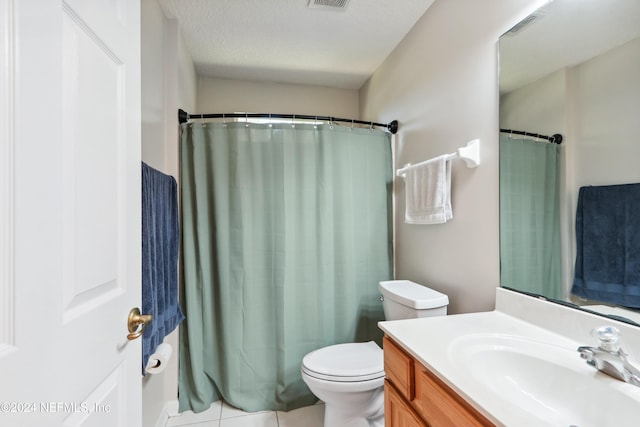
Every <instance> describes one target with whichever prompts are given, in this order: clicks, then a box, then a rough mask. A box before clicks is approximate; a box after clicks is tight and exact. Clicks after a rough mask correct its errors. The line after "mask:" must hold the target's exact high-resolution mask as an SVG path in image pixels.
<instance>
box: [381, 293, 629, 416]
mask: <svg viewBox="0 0 640 427" xmlns="http://www.w3.org/2000/svg"><path fill="white" fill-rule="evenodd" d="M603 325H611V326H615V327H616V328H618V329H620V331H621V333H622V348H623V349H624V350H625V351H626V352H627V353H628V354H629V355H630V359H631V360H632V361H633V362H636V364H637V363H638V362H640V331H639V330H638V328H637V327H633V326H630V325H628V324H625V323H623V322H618V321H615V320H611V319H606V318H603V317H600V316H597V315H594V314H590V313H586V312H580V311H577V310H573V309H570V308H567V307H564V306H561V305H558V304H553V303H550V302H547V301H542V300H539V299H536V298H532V297H529V296H526V295H522V294H520V293H517V292H513V291H509V290H506V289H502V288H498V289H496V310H494V311H492V312H484V313H470V314H461V315H452V316H441V317H431V318H424V319H408V320H396V321H386V322H380V323H379V326H380V328H381V329H382V330H383V331H384V333H385V338H384V342H383V348H384V369H385V374H386V379H385V389H384V390H385V426H386V427H414V426H415V427H424V426H427V427H441V426H451V427H453V426H463V425H464V426H518V427H540V426H576V427H609V426H610V427H614V426H615V427H622V426H629V427H631V426H637V414H638V413H640V387H637V386H635V385H633V384H629V383H626V382H623V381H620V380H617V379H615V378H612V377H610V376H608V375H606V374H604V373H602V372H599V371H598V370H596V369H595V368H594V367H592V366H589V365H588V364H587V363H586V362H585V360H583V359H581V357H580V354H579V353H578V351H577V350H578V347H580V346H583V345H593V344H594V338H593V337H591V336H590V332H591V330H593V329H595V328H598V327H600V326H603ZM603 408H606V410H603Z"/></svg>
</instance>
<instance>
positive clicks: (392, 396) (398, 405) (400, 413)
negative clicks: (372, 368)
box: [384, 380, 428, 427]
mask: <svg viewBox="0 0 640 427" xmlns="http://www.w3.org/2000/svg"><path fill="white" fill-rule="evenodd" d="M384 425H385V427H428V426H427V425H426V424H425V423H424V422H423V421H422V419H420V417H419V416H418V415H417V414H416V413H415V411H414V410H413V408H411V407H410V406H409V404H408V403H407V402H406V401H405V400H404V399H403V398H402V396H401V395H400V394H399V393H398V391H397V390H396V388H395V387H394V386H393V385H392V384H391V383H390V382H389V381H388V380H386V381H385V384H384Z"/></svg>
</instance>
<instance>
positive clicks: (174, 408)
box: [156, 400, 179, 427]
mask: <svg viewBox="0 0 640 427" xmlns="http://www.w3.org/2000/svg"><path fill="white" fill-rule="evenodd" d="M178 408H179V405H178V401H177V400H169V401H168V402H165V404H164V407H163V408H162V412H160V415H159V416H158V419H157V420H156V427H165V426H166V425H167V421H168V420H169V418H170V417H175V416H177V415H178V414H179V412H178Z"/></svg>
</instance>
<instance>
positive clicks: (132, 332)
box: [127, 307, 153, 340]
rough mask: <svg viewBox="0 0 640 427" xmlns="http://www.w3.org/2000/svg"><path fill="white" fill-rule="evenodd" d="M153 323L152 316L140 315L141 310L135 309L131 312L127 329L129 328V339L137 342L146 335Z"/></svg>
mask: <svg viewBox="0 0 640 427" xmlns="http://www.w3.org/2000/svg"><path fill="white" fill-rule="evenodd" d="M152 321H153V316H151V315H150V314H140V309H139V308H138V307H134V308H132V309H131V311H130V312H129V318H128V320H127V327H128V328H129V335H127V339H129V340H135V339H136V338H139V337H141V336H142V334H143V333H144V330H145V329H146V328H147V325H148V324H149V323H151V322H152Z"/></svg>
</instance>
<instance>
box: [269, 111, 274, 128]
mask: <svg viewBox="0 0 640 427" xmlns="http://www.w3.org/2000/svg"><path fill="white" fill-rule="evenodd" d="M269 127H270V128H272V127H273V123H272V122H271V113H269Z"/></svg>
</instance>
